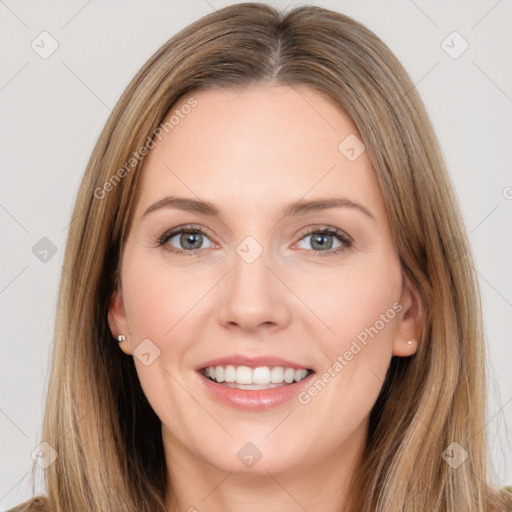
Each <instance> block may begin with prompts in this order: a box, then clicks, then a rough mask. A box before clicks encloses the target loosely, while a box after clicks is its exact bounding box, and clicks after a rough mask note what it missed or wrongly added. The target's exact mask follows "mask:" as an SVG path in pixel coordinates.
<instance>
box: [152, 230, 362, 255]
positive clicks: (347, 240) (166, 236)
mask: <svg viewBox="0 0 512 512" xmlns="http://www.w3.org/2000/svg"><path fill="white" fill-rule="evenodd" d="M182 233H189V234H196V233H200V234H202V235H203V236H206V237H207V238H209V237H208V236H207V235H206V233H204V232H203V231H202V230H201V229H200V228H198V227H196V226H193V225H190V226H180V227H179V228H174V229H172V230H170V231H167V232H166V233H164V234H163V235H162V236H160V237H158V239H157V247H161V246H163V245H164V244H165V243H167V242H168V241H169V240H170V239H171V238H172V237H174V236H175V235H179V234H182ZM311 234H321V235H332V236H334V237H336V238H337V239H338V241H340V242H342V244H343V245H340V247H337V248H336V249H329V250H326V251H314V250H311V252H313V253H314V257H320V258H323V257H326V256H336V255H338V254H341V253H342V252H344V251H346V250H348V249H349V248H350V247H352V240H351V239H350V238H349V237H348V236H347V235H346V234H345V233H343V231H340V230H339V229H336V228H329V227H327V228H320V229H319V228H312V229H311V230H309V231H307V232H306V233H303V234H302V236H301V237H300V239H299V241H301V240H303V239H304V238H306V237H307V236H308V235H311ZM165 250H166V251H169V252H171V253H174V254H180V255H184V256H197V255H198V253H200V252H201V251H203V250H204V249H195V250H192V251H185V250H182V249H176V248H174V247H171V246H169V247H165Z"/></svg>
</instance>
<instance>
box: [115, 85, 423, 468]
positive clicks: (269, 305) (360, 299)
mask: <svg viewBox="0 0 512 512" xmlns="http://www.w3.org/2000/svg"><path fill="white" fill-rule="evenodd" d="M192 96H193V98H194V99H195V102H194V100H191V99H190V97H186V98H184V99H183V100H182V101H180V102H179V103H178V104H176V105H175V107H173V112H172V114H174V116H175V117H174V118H173V120H172V122H171V121H169V124H168V125H167V132H168V133H166V131H165V130H161V132H159V134H160V138H161V140H159V139H158V138H157V139H155V140H156V142H157V144H156V146H155V147H154V148H153V149H151V150H150V151H149V154H148V156H147V158H146V161H145V164H144V169H143V174H142V177H141V178H142V181H141V183H140V189H139V195H138V199H137V203H136V207H135V212H134V219H133V225H132V228H131V231H130V233H129V236H128V239H127V243H126V247H125V249H124V252H123V255H122V267H121V281H122V289H120V290H118V292H116V293H115V294H114V296H113V300H112V303H111V308H110V315H109V321H110V326H111V329H112V333H113V334H114V335H115V336H117V335H118V334H119V333H123V334H125V335H126V337H127V340H126V341H125V342H123V343H122V344H121V348H122V349H123V350H124V351H125V352H126V353H127V354H133V355H134V363H135V366H136V369H137V373H138V376H139V379H140V383H141V385H142V388H143V390H144V392H145V394H146V396H147V398H148V400H149V402H150V404H151V406H152V407H153V409H154V410H155V412H156V414H157V415H158V416H159V418H160V419H161V421H162V423H163V426H164V427H165V428H164V430H163V433H164V446H165V448H166V454H167V456H168V457H170V458H172V457H184V458H187V460H189V461H190V460H194V461H196V462H198V463H200V464H207V465H211V466H214V467H216V468H218V469H220V470H223V471H230V472H244V471H247V472H249V471H250V472H261V473H265V472H267V471H268V472H270V473H272V474H278V473H281V472H285V471H287V470H291V469H292V468H296V469H297V468H298V469H301V468H303V469H308V468H309V469H311V468H312V467H313V466H314V465H315V464H317V465H318V464H322V468H323V470H324V471H325V470H328V469H329V467H330V465H332V467H335V466H336V465H337V464H338V465H339V463H340V460H344V459H347V458H349V459H350V458H352V459H354V458H355V457H357V454H358V453H359V450H360V448H361V447H362V444H363V442H364V438H365V434H366V425H367V420H368V416H369V413H370V410H371V408H372V406H373V404H374V403H375V401H376V399H377V396H378V394H379V392H380V390H381V387H382V384H383V380H384V377H385V374H386V370H387V368H388V366H389V363H390V359H391V356H392V355H397V356H408V355H411V354H413V353H414V351H415V350H416V341H415V340H416V339H417V337H418V323H417V319H416V317H417V314H416V313H417V309H415V301H414V297H413V295H412V294H411V293H410V292H409V288H408V286H406V283H405V282H404V281H403V280H402V274H401V267H400V264H399V259H398V255H397V252H396V249H395V247H394V245H393V242H392V238H391V231H390V226H389V223H388V220H387V216H386V212H385V208H384V203H383V198H382V196H381V193H380V190H379V187H378V184H377V181H376V177H375V174H374V171H373V170H372V168H371V165H370V161H369V158H368V156H367V153H366V151H365V150H364V147H363V146H361V144H362V143H361V142H360V140H359V139H360V137H359V136H358V134H357V131H356V128H355V126H354V125H353V124H352V122H351V121H350V120H349V119H348V118H347V117H346V116H345V115H344V114H342V113H341V112H340V110H339V109H338V108H336V106H335V104H334V103H333V102H331V101H330V100H329V99H327V98H326V97H325V96H323V95H321V94H320V93H318V92H315V91H313V90H311V89H302V90H300V91H299V90H298V89H297V90H295V89H294V88H290V87H284V86H280V87H272V86H270V85H265V86H259V87H251V88H247V89H244V90H236V91H231V90H226V89H224V90H217V89H208V90H203V91H200V92H196V93H194V94H192ZM187 102H188V103H187ZM196 102H197V103H196ZM187 104H188V105H193V107H190V108H188V107H185V108H183V106H184V105H187ZM176 110H177V111H178V112H179V114H177V113H176V112H175V111H176ZM170 115H171V113H170V114H169V116H168V118H167V120H170V119H171V118H170ZM170 127H172V128H170ZM161 133H163V136H162V134H161ZM205 203H208V205H206V204H205ZM180 230H185V232H180ZM186 230H189V231H191V232H186ZM325 230H327V231H325ZM415 311H416V313H415ZM409 340H413V343H412V344H408V341H409ZM205 368H208V370H205ZM213 368H215V370H213ZM256 368H257V369H256ZM213 375H215V379H217V380H222V379H227V380H228V381H233V380H234V381H235V382H230V383H226V381H225V380H224V382H222V383H219V382H214V381H213V380H212V376H213ZM304 375H307V376H306V377H304ZM208 376H209V377H208ZM301 379H302V380H301ZM296 381H298V382H296ZM251 383H252V385H251ZM251 387H252V388H259V389H250V388H251ZM208 467H210V466H208Z"/></svg>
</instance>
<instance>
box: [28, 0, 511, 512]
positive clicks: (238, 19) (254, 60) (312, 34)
mask: <svg viewBox="0 0 512 512" xmlns="http://www.w3.org/2000/svg"><path fill="white" fill-rule="evenodd" d="M265 83H275V84H279V85H287V86H291V87H294V88H297V89H299V88H300V87H309V88H313V89H314V90H316V91H319V92H321V93H324V94H326V95H328V96H329V97H330V98H332V99H333V100H334V101H335V102H336V103H337V104H338V105H339V106H340V108H341V109H342V110H343V111H344V112H345V113H346V114H347V115H348V116H349V117H350V118H351V120H352V121H353V123H354V124H355V126H356V127H357V129H358V131H359V134H360V137H361V139H362V140H363V142H364V144H365V146H366V150H367V151H368V155H369V157H370V160H371V162H372V164H373V168H374V170H375V173H376V175H377V177H378V180H379V183H380V187H381V190H382V194H383V197H384V201H385V205H386V208H387V213H388V216H389V221H390V225H391V228H392V233H393V237H394V242H395V244H396V247H397V249H398V254H399V256H400V261H401V264H402V268H403V272H404V274H405V275H406V276H407V278H408V279H409V280H410V282H411V283H412V284H413V286H414V288H415V289H416V291H417V293H418V295H419V297H420V298H421V300H422V302H423V304H424V306H425V311H426V317H425V325H424V330H423V333H422V336H421V339H420V340H419V348H418V351H417V353H416V354H415V355H414V356H413V357H410V358H393V359H392V362H391V365H390V368H389V371H388V374H387V377H386V381H385V383H384V385H383V388H382V392H381V394H380V396H379V398H378V400H377V403H376V404H375V406H374V408H373V410H372V414H371V417H370V422H369V430H368V438H367V443H366V446H365V452H364V457H363V460H362V462H361V466H360V468H359V469H358V472H357V475H356V477H357V478H355V479H354V482H356V483H357V487H355V489H356V492H357V493H358V494H359V495H360V496H363V497H364V502H363V503H361V505H360V510H361V511H363V512H375V511H382V512H405V511H420V510H429V511H430V510H431V511H440V512H455V511H473V512H475V511H479V512H484V511H486V512H489V511H498V510H505V496H504V495H500V494H499V493H498V492H496V491H495V490H493V488H492V486H491V484H490V483H489V477H488V473H487V471H488V470H487V461H486V429H485V425H486V419H485V410H486V397H485V392H484V390H485V384H486V378H485V368H484V360H485V351H484V333H483V328H482V322H481V310H480V307H481V306H480V301H479V290H478V284H477V279H476V275H475V270H474V265H473V260H472V256H471V251H470V247H469V242H468V237H467V234H466V232H465V228H464V225H463V222H462V220H461V215H460V213H459V208H458V205H457V202H456V198H455V196H454V193H453V190H452V185H451V182H450V179H449V177H448V174H447V171H446V168H445V164H444V162H443V159H442V156H441V152H440V149H439V146H438V142H437V140H436V137H435V135H434V132H433V129H432V127H431V124H430V121H429V119H428V116H427V114H426V112H425V109H424V107H423V104H422V102H421V100H420V98H419V96H418V94H417V92H416V90H415V88H414V85H413V83H412V82H411V80H410V79H409V77H408V75H407V73H406V72H405V70H404V69H403V67H402V66H401V64H400V63H399V62H398V60H397V59H396V57H395V56H394V55H393V54H392V52H391V51H390V50H389V49H388V47H387V46H386V45H385V44H384V43H383V42H382V41H381V40H380V39H379V38H378V37H377V36H376V35H375V34H373V33H372V32H371V31H369V30H368V29H366V28H365V27H364V26H363V25H361V24H360V23H358V22H356V21H354V20H353V19H351V18H349V17H347V16H344V15H342V14H339V13H337V12H333V11H330V10H327V9H323V8H319V7H314V6H302V7H298V8H295V9H293V10H289V11H288V12H282V13H281V12H279V11H277V10H276V9H274V8H273V7H271V6H268V5H265V4H256V3H247V4H238V5H233V6H230V7H226V8H224V9H220V10H218V11H216V12H214V13H212V14H210V15H208V16H205V17H203V18H201V19H200V20H198V21H196V22H195V23H193V24H191V25H189V26H188V27H187V28H185V29H184V30H182V31H181V32H180V33H178V34H177V35H175V36H174V37H173V38H172V39H170V40H169V41H168V42H166V43H165V44H164V45H163V46H162V47H161V48H160V49H159V50H158V51H157V52H156V53H155V54H154V55H153V56H152V57H151V58H150V59H149V61H148V62H147V63H146V64H145V65H144V66H143V67H142V69H141V70H140V71H139V72H138V73H137V75H136V76H135V77H134V78H133V80H132V81H131V83H130V84H129V85H128V87H127V89H126V91H125V92H124V94H123V95H122V97H121V99H120V100H119V102H118V103H117V105H116V107H115V108H114V110H113V112H112V115H111V116H110V118H109V120H108V122H107V124H106V126H105V128H104V129H103V131H102V133H101V135H100V137H99V140H98V142H97V144H96V146H95V148H94V151H93V153H92V156H91V158H90V161H89V164H88V166H87V169H86V171H85V174H84V177H83V180H82V184H81V186H80V190H79V192H78V197H77V200H76V204H75V208H74V211H73V216H72V223H71V226H70V230H69V235H68V240H67V246H66V252H65V259H64V264H63V273H62V281H61V286H60V295H59V302H58V311H57V318H56V330H55V340H54V348H53V360H52V367H51V375H50V381H49V389H48V396H47V403H46V411H45V418H44V425H43V432H42V439H43V440H44V441H46V442H47V443H49V444H50V445H51V446H52V447H53V448H54V449H55V450H56V451H57V453H58V457H57V459H56V460H55V462H54V463H53V464H51V465H50V466H49V467H48V468H47V469H46V471H45V483H46V488H47V493H48V498H47V500H45V501H44V503H45V504H46V505H45V507H48V508H45V509H49V510H51V511H55V512H64V511H65V512H68V511H69V510H73V511H90V510H104V511H116V512H117V511H126V512H128V511H129V512H143V511H147V512H149V511H151V512H155V511H157V510H162V511H164V510H165V497H166V492H167V489H166V463H165V458H164V452H163V445H162V436H161V424H160V421H159V419H158V417H157V416H156V414H155V413H154V411H153V410H152V409H151V407H150V405H149V404H148V402H147V400H146V398H145V395H144V394H143V392H142V389H141V387H140V384H139V381H138V377H137V373H136V371H135V367H134V364H133V361H132V360H131V359H130V358H127V357H126V356H125V355H124V354H123V353H122V352H121V351H120V350H119V348H118V346H117V344H116V343H115V341H114V340H113V338H112V334H111V332H110V330H109V327H108V323H107V311H108V306H109V301H110V297H111V294H112V292H113V290H114V287H115V286H116V284H117V282H118V279H119V274H118V271H119V268H118V263H119V261H120V254H121V252H122V250H123V247H124V243H125V240H126V236H127V234H128V232H129V229H130V224H131V218H132V213H133V205H134V202H135V199H136V194H137V190H138V188H137V184H138V181H139V179H140V169H141V166H142V163H143V161H144V158H139V157H138V156H137V157H134V155H136V154H137V155H138V151H139V149H140V148H141V147H143V146H145V145H147V144H148V141H149V140H150V139H151V140H152V138H154V132H155V130H156V129H157V127H158V126H159V124H160V123H161V122H162V120H163V119H164V117H165V115H166V114H167V113H168V111H169V110H170V109H171V107H172V106H173V105H174V104H175V103H176V102H177V100H178V99H180V98H182V97H186V96H187V95H192V94H193V92H194V90H197V89H199V88H208V87H231V88H233V87H234V88H240V87H246V86H249V85H258V84H265ZM340 142H341V141H340ZM134 158H135V160H133V159H134ZM127 162H130V163H129V164H128V165H127ZM123 168H124V169H125V171H124V172H120V169H123ZM115 176H117V178H115ZM114 178H115V179H114ZM106 183H110V186H105V184H106ZM452 442H456V443H458V445H460V447H461V448H462V449H464V450H465V451H466V452H467V454H468V458H467V460H466V461H465V462H464V463H463V464H461V465H460V466H459V467H458V468H456V469H454V468H453V467H451V466H450V465H449V464H448V463H446V462H445V461H444V460H443V458H442V454H443V452H444V451H445V450H446V449H447V448H448V447H449V446H450V445H451V443H452ZM32 504H33V506H34V508H33V509H34V510H35V509H36V502H35V501H33V502H32Z"/></svg>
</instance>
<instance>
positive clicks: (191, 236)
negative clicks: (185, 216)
mask: <svg viewBox="0 0 512 512" xmlns="http://www.w3.org/2000/svg"><path fill="white" fill-rule="evenodd" d="M199 235H200V233H187V234H184V235H183V237H184V239H185V243H184V246H185V247H186V246H187V244H189V243H190V244H191V245H192V246H193V247H192V249H199V248H200V247H201V241H200V240H199ZM198 240H199V245H198V244H197V241H198ZM194 242H195V245H194Z"/></svg>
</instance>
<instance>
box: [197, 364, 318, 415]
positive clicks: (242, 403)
mask: <svg viewBox="0 0 512 512" xmlns="http://www.w3.org/2000/svg"><path fill="white" fill-rule="evenodd" d="M198 373H199V377H200V378H201V380H202V381H203V382H204V385H205V386H206V389H207V390H208V391H209V392H210V394H211V395H212V396H213V397H214V398H215V399H217V400H218V401H219V402H222V403H223V404H225V405H229V406H230V407H234V408H236V409H244V410H246V411H247V410H249V411H265V410H268V409H272V408H273V407H277V406H279V405H281V404H284V403H285V402H288V401H289V400H292V399H293V398H295V397H296V396H297V395H298V394H299V393H300V392H301V391H302V390H303V389H304V388H305V387H307V386H308V385H309V383H310V380H311V378H312V377H313V375H314V373H311V374H310V375H308V376H307V377H305V378H304V379H302V380H301V381H300V382H294V383H293V384H283V385H282V386H278V387H276V388H270V389H257V390H256V389H238V388H230V387H228V386H223V385H222V384H218V383H217V382H213V381H211V380H210V379H207V378H206V377H205V376H204V375H203V374H202V373H201V372H198Z"/></svg>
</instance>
